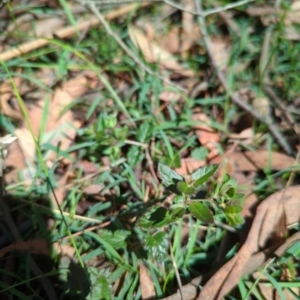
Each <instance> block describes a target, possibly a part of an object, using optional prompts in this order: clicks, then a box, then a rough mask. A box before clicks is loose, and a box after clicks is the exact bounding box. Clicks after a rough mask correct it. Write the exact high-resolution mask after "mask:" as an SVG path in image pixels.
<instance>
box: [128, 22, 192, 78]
mask: <svg viewBox="0 0 300 300" xmlns="http://www.w3.org/2000/svg"><path fill="white" fill-rule="evenodd" d="M128 32H129V37H130V39H131V41H132V43H133V44H134V45H135V47H136V48H138V49H140V50H141V51H142V53H143V55H144V57H145V59H146V60H147V61H149V62H151V63H154V62H158V63H159V64H160V65H161V66H163V67H165V68H166V69H169V70H173V71H175V72H176V73H178V74H180V75H182V76H186V77H189V76H194V72H193V71H192V70H188V69H184V68H183V67H182V66H181V65H180V64H179V63H178V62H177V59H176V58H175V57H174V56H173V55H172V54H171V53H169V52H167V51H166V50H163V49H162V48H161V47H159V46H158V45H157V44H156V43H154V42H153V41H151V42H150V41H149V40H148V39H147V38H146V36H145V34H144V33H143V32H142V31H141V30H139V29H138V28H136V27H133V26H131V27H129V29H128Z"/></svg>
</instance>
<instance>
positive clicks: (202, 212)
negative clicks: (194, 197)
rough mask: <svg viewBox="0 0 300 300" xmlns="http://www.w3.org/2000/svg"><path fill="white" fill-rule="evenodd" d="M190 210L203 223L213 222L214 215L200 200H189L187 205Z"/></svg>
mask: <svg viewBox="0 0 300 300" xmlns="http://www.w3.org/2000/svg"><path fill="white" fill-rule="evenodd" d="M189 210H190V212H191V213H192V214H193V215H194V216H195V217H196V218H198V219H199V220H200V221H202V222H205V223H214V217H213V215H212V213H211V211H210V210H209V208H208V207H207V206H205V205H204V204H203V203H201V202H191V203H190V205H189Z"/></svg>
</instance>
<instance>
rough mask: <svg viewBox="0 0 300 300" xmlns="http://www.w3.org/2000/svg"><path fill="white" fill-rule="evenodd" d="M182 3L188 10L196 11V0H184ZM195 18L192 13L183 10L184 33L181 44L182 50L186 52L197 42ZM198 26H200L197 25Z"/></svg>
mask: <svg viewBox="0 0 300 300" xmlns="http://www.w3.org/2000/svg"><path fill="white" fill-rule="evenodd" d="M182 5H183V7H184V8H185V9H186V10H190V11H194V10H195V3H194V0H183V1H182ZM194 20H195V18H194V16H193V15H192V14H190V13H187V12H184V11H183V12H182V35H181V39H182V40H181V46H180V52H181V53H184V52H186V51H188V50H189V49H190V48H191V47H192V46H193V44H194V43H195V40H196V36H195V35H194V30H193V29H194V27H195V22H194ZM197 27H198V26H197Z"/></svg>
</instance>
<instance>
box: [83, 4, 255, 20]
mask: <svg viewBox="0 0 300 300" xmlns="http://www.w3.org/2000/svg"><path fill="white" fill-rule="evenodd" d="M253 1H254V0H241V1H237V2H234V3H229V4H227V5H224V6H221V7H217V8H213V9H210V10H207V11H204V12H202V13H201V14H200V13H198V12H195V11H192V10H188V9H185V8H184V7H183V6H181V5H179V4H177V3H175V2H173V1H170V0H146V1H144V0H98V1H97V0H94V1H84V3H97V4H98V5H100V6H103V5H122V4H126V3H132V2H135V3H145V2H163V3H165V4H168V5H170V6H171V7H174V8H176V9H178V10H181V11H183V12H186V13H188V14H191V15H194V16H203V17H207V16H209V15H212V14H217V13H219V12H222V11H225V10H228V9H232V8H235V7H238V6H241V5H244V4H247V3H249V2H253Z"/></svg>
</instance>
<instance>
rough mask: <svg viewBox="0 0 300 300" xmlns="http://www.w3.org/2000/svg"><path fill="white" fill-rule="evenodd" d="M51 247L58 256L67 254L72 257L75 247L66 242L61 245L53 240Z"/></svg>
mask: <svg viewBox="0 0 300 300" xmlns="http://www.w3.org/2000/svg"><path fill="white" fill-rule="evenodd" d="M52 247H53V249H54V250H55V251H56V253H57V254H58V255H60V256H65V255H67V256H69V257H74V254H75V249H74V248H73V247H72V246H70V245H68V244H66V245H63V244H60V243H59V242H55V243H54V244H52Z"/></svg>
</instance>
